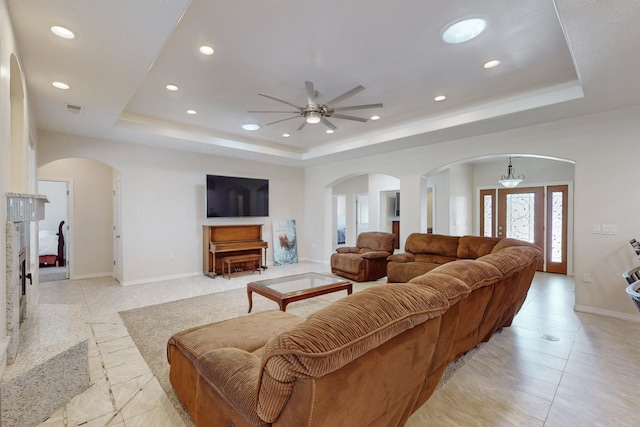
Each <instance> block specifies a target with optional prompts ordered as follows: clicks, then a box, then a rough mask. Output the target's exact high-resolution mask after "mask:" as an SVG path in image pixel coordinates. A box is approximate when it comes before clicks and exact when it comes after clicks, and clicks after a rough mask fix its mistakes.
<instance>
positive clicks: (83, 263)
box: [38, 158, 120, 279]
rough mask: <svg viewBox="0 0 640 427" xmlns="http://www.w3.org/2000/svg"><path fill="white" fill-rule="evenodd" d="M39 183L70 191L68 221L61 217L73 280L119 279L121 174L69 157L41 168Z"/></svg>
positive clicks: (95, 162)
mask: <svg viewBox="0 0 640 427" xmlns="http://www.w3.org/2000/svg"><path fill="white" fill-rule="evenodd" d="M38 180H39V181H45V180H46V181H58V182H65V183H67V185H68V188H69V195H68V206H69V208H68V218H66V219H63V218H58V220H65V221H66V223H65V225H66V226H67V227H68V228H67V227H65V231H66V233H67V235H66V236H65V244H66V245H68V246H67V249H66V254H67V260H66V264H67V265H68V272H69V278H70V279H82V278H91V277H104V276H117V275H116V274H115V272H116V271H117V270H116V268H117V267H119V265H120V259H117V257H119V255H117V254H118V251H117V250H116V249H117V248H116V247H115V246H116V244H115V243H114V241H115V233H116V231H115V228H114V227H115V226H116V224H119V207H118V208H115V207H116V206H119V203H118V201H117V195H116V194H115V188H116V183H119V180H120V174H119V172H118V171H116V170H114V169H113V168H111V166H109V165H106V164H104V163H102V162H99V161H97V160H92V159H86V158H67V159H60V160H56V161H53V162H51V163H48V164H45V165H42V166H40V167H39V168H38ZM45 195H46V194H45ZM46 218H47V206H46V205H45V220H46ZM114 261H115V264H114Z"/></svg>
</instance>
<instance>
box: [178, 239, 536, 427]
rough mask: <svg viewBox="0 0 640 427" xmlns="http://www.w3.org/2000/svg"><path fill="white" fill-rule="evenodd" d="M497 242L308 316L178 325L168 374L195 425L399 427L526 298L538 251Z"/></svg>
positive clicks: (260, 316) (274, 315)
mask: <svg viewBox="0 0 640 427" xmlns="http://www.w3.org/2000/svg"><path fill="white" fill-rule="evenodd" d="M452 239H460V238H457V237H455V238H452ZM479 239H483V238H479ZM498 240H499V239H498ZM470 242H471V241H469V243H470ZM476 242H477V243H478V244H479V245H480V246H483V245H485V244H487V243H488V241H486V240H476ZM492 245H493V247H494V249H495V248H496V247H497V250H494V251H493V253H487V254H486V255H482V256H479V257H478V258H477V259H462V260H458V261H455V262H447V263H444V264H441V265H439V266H438V267H435V268H433V269H432V270H431V271H429V272H427V273H425V274H423V275H420V276H417V277H415V278H413V279H411V280H410V281H408V283H398V284H395V283H394V284H388V285H381V286H374V287H371V288H368V289H366V290H363V291H361V292H356V293H354V294H352V295H349V296H347V297H345V298H343V299H341V300H339V301H337V302H334V303H332V304H330V305H329V306H327V307H325V308H323V309H321V310H319V311H317V312H315V313H313V314H311V315H310V316H309V317H308V318H307V319H302V318H299V317H297V316H295V315H292V314H289V313H284V312H279V311H270V312H260V313H254V314H251V315H248V316H243V317H240V318H237V319H231V320H227V321H224V322H219V323H214V324H209V325H203V326H200V327H196V328H193V329H189V330H186V331H183V332H180V333H178V334H176V335H174V336H173V337H172V338H171V339H170V340H169V342H168V346H167V351H168V359H169V363H170V365H171V367H170V379H171V383H172V385H173V387H174V389H175V391H176V394H177V395H178V397H179V399H180V400H181V401H182V403H183V404H184V406H185V408H186V409H187V410H188V411H189V413H190V414H191V417H192V418H193V420H194V422H195V424H196V425H197V426H218V425H220V426H223V425H225V426H229V425H235V426H238V427H239V426H301V425H304V426H335V425H384V426H401V425H403V424H404V423H405V422H406V420H407V419H408V418H409V416H410V415H411V414H412V413H413V412H415V411H416V410H417V409H418V408H419V407H420V406H421V405H422V404H423V403H424V402H425V401H426V400H427V399H428V398H429V396H431V394H432V393H433V391H434V390H435V387H436V385H437V384H438V382H439V380H440V378H441V376H442V374H443V372H444V370H445V368H446V366H447V364H449V363H450V362H452V361H454V360H456V359H457V358H458V357H459V356H460V355H462V354H464V353H465V352H467V351H469V350H470V349H472V348H473V347H475V346H476V345H477V344H478V343H479V342H482V341H487V340H489V339H490V337H491V336H492V334H493V333H494V332H495V331H496V330H498V329H500V328H502V327H504V326H508V325H510V324H511V321H512V320H513V317H514V316H515V314H516V313H517V311H518V310H519V308H520V307H521V306H522V303H523V302H524V299H525V297H526V294H527V290H528V289H529V286H530V284H531V281H532V279H533V275H534V273H535V269H536V265H537V262H538V259H539V258H540V256H541V251H540V249H539V248H537V247H535V246H533V245H530V244H527V243H523V242H518V241H512V240H511V239H504V240H499V241H497V242H495V243H492ZM476 250H477V248H476ZM485 251H486V250H485V249H482V252H485ZM489 252H491V250H490V251H489Z"/></svg>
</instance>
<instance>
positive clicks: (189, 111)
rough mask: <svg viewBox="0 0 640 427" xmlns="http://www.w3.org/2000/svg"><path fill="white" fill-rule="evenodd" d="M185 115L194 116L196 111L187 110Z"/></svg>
mask: <svg viewBox="0 0 640 427" xmlns="http://www.w3.org/2000/svg"><path fill="white" fill-rule="evenodd" d="M187 114H191V115H194V114H198V112H197V111H196V110H187Z"/></svg>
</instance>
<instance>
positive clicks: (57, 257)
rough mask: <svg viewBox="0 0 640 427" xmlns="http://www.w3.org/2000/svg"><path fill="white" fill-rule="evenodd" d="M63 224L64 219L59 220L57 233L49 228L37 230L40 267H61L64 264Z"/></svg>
mask: <svg viewBox="0 0 640 427" xmlns="http://www.w3.org/2000/svg"><path fill="white" fill-rule="evenodd" d="M63 225H64V221H60V224H59V225H58V232H57V233H54V232H53V231H51V230H40V231H39V232H38V248H39V250H38V255H39V258H40V259H39V263H40V267H51V266H54V267H55V266H59V267H63V266H64V265H65V259H64V234H63V233H62V226H63Z"/></svg>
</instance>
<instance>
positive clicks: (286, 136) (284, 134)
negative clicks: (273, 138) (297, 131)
mask: <svg viewBox="0 0 640 427" xmlns="http://www.w3.org/2000/svg"><path fill="white" fill-rule="evenodd" d="M282 136H283V137H284V138H289V137H290V136H291V135H289V134H288V133H283V134H282Z"/></svg>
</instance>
